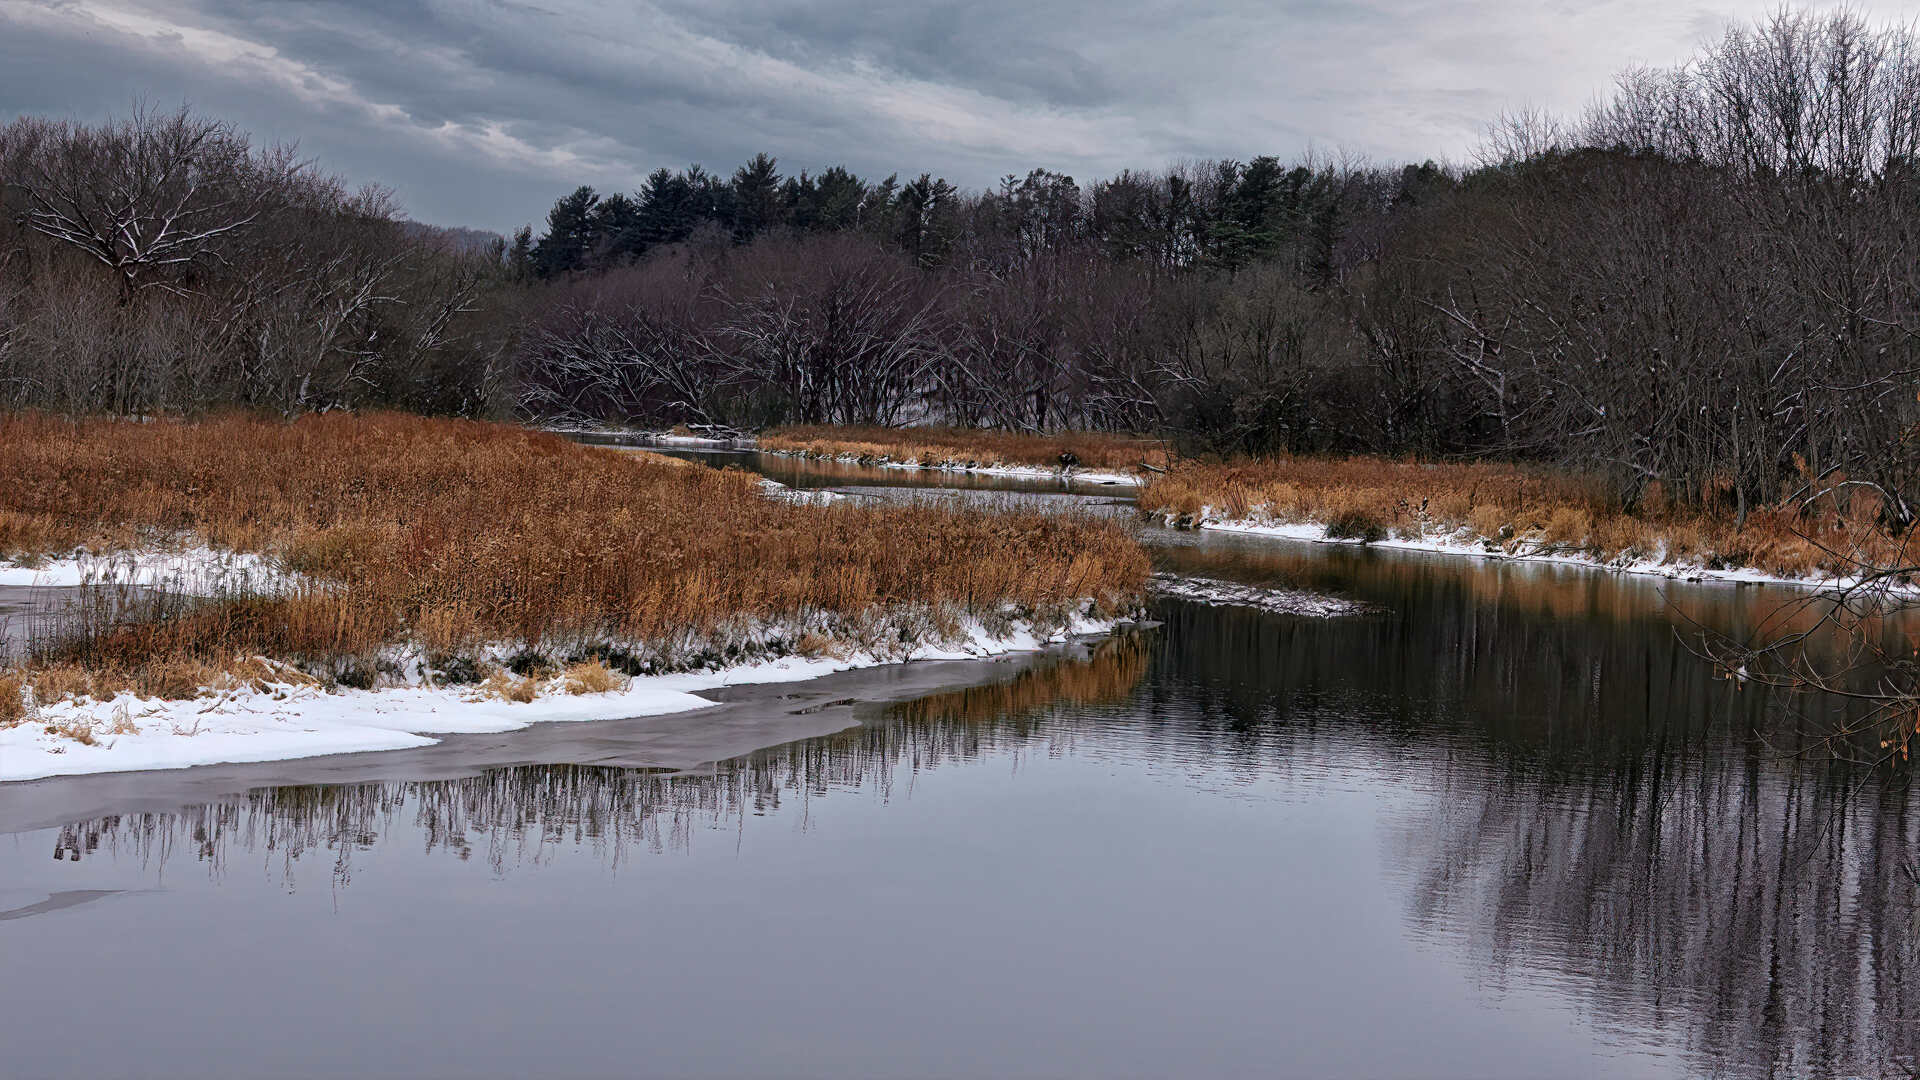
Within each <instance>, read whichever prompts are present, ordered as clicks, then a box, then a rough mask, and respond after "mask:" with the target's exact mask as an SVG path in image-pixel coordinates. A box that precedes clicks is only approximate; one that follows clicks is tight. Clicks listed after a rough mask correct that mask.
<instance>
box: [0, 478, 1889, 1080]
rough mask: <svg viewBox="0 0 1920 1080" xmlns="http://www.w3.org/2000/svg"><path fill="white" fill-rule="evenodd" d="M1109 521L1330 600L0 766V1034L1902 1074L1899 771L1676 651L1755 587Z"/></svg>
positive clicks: (1545, 1072) (1722, 621)
mask: <svg viewBox="0 0 1920 1080" xmlns="http://www.w3.org/2000/svg"><path fill="white" fill-rule="evenodd" d="M716 460H721V461H735V462H739V463H741V464H745V465H747V466H749V467H757V468H759V469H761V470H762V471H765V472H767V473H769V474H770V475H773V476H774V477H775V478H776V479H779V480H781V481H782V482H784V483H789V484H794V485H797V486H812V487H822V486H830V487H835V488H838V489H840V490H843V491H846V492H848V493H849V494H851V495H853V496H855V497H872V498H897V497H919V496H922V495H924V494H925V493H926V492H927V491H929V490H930V489H932V488H947V489H954V488H964V489H965V490H966V491H969V492H971V493H972V494H969V495H964V496H959V497H969V498H990V499H997V500H1016V501H1028V502H1035V501H1037V502H1045V503H1059V502H1068V503H1072V504H1075V505H1084V506H1088V507H1090V508H1093V509H1096V510H1099V511H1102V512H1115V513H1117V512H1124V511H1125V510H1126V507H1125V505H1124V499H1125V494H1126V492H1125V489H1100V490H1096V491H1091V492H1086V491H1071V490H1068V491H1063V490H1062V488H1061V485H1059V484H1048V483H1045V482H1028V481H1023V482H1014V481H1003V480H991V479H983V478H968V479H966V480H965V482H964V483H963V484H958V485H956V484H954V483H952V481H953V480H954V479H955V478H954V477H951V476H945V475H940V474H934V475H933V476H931V477H929V476H927V475H924V474H914V473H907V472H901V471H876V470H860V469H856V468H852V467H844V466H815V465H808V464H804V463H798V462H793V461H790V460H786V459H758V458H755V457H753V456H751V455H736V456H733V457H730V458H716ZM1149 539H1150V540H1151V542H1152V546H1153V550H1154V555H1155V561H1156V564H1157V566H1158V568H1159V569H1160V570H1161V571H1163V572H1164V573H1167V574H1170V575H1175V576H1178V577H1181V578H1203V579H1208V580H1215V581H1228V582H1233V583H1237V584H1238V585H1241V586H1250V587H1254V588H1257V589H1265V590H1274V591H1275V592H1276V595H1282V596H1285V595H1291V594H1293V593H1296V592H1307V593H1311V594H1314V595H1318V596H1325V597H1335V598H1341V599H1344V600H1346V601H1350V602H1351V603H1352V605H1353V606H1352V610H1351V611H1350V613H1347V614H1341V615H1336V616H1333V617H1324V616H1317V615H1300V614H1293V613H1289V612H1288V611H1286V610H1284V608H1283V609H1282V610H1263V609H1261V608H1258V607H1252V606H1244V605H1239V604H1233V605H1220V604H1208V603H1202V602H1196V601H1192V600H1186V599H1172V598H1163V599H1161V600H1159V601H1157V602H1156V604H1155V608H1154V612H1153V614H1154V617H1155V619H1156V620H1157V621H1158V623H1159V625H1158V626H1155V627H1151V628H1145V629H1136V630H1131V631H1128V632H1125V633H1122V634H1119V635H1116V636H1115V637H1112V638H1110V639H1106V640H1103V641H1098V642H1091V643H1079V644H1076V645H1073V646H1069V647H1064V648H1061V649H1057V650H1054V651H1053V652H1050V653H1047V654H1043V655H1039V656H1031V657H1021V658H1014V659H1007V660H1000V661H990V662H979V663H967V664H959V665H953V666H947V665H934V664H928V665H908V666H907V667H906V668H900V669H882V671H880V672H867V673H850V674H848V675H846V676H836V677H834V678H832V679H829V680H823V681H821V682H820V683H817V684H803V685H802V686H800V687H784V688H774V689H767V688H760V689H754V690H743V691H741V692H740V693H738V694H736V695H729V698H730V700H729V703H728V704H727V705H725V706H723V707H722V708H720V709H717V710H713V711H711V712H703V713H698V714H689V715H684V716H681V717H670V718H652V719H649V720H644V721H620V722H614V723H611V724H594V725H544V726H537V727H535V728H533V729H529V730H528V731H524V732H518V733H511V734H507V735H496V736H485V737H480V736H466V737H454V738H450V739H448V740H447V741H446V742H445V743H444V744H442V745H441V746H437V747H431V748H427V749H423V750H419V751H404V752H396V753H391V754H364V755H349V756H343V757H340V758H333V759H316V760H314V761H309V762H283V763H278V764H275V765H264V766H230V767H222V768H218V769H195V770H186V771H185V772H183V773H179V774H163V773H150V774H134V775H123V776H117V777H94V778H74V779H69V780H50V781H41V782H35V783H31V784H15V785H4V786H0V956H3V957H4V960H5V962H4V968H3V969H0V970H4V977H0V1047H4V1053H5V1062H6V1063H5V1066H4V1068H0V1072H4V1073H5V1075H7V1076H9V1077H16V1076H17V1077H30V1076H42V1075H66V1076H89V1077H103V1076H130V1075H193V1076H198V1077H209V1076H261V1075H302V1076H304V1075H343V1074H354V1075H361V1076H369V1075H396V1074H403V1075H488V1076H494V1075H499V1076H507V1075H511V1076H527V1075H542V1076H603V1075H621V1076H638V1075H700V1076H707V1075H714V1076H1123V1075H1125V1076H1136V1075H1137V1076H1175V1075H1178V1076H1206V1075H1214V1076H1225V1075H1232V1076H1244V1075H1255V1074H1257V1075H1276V1076H1373V1077H1501V1076H1511V1077H1539V1076H1606V1077H1617V1076H1629V1077H1637V1076H1646V1077H1667V1076H1699V1075H1711V1076H1730V1077H1743V1076H1807V1077H1832V1076H1848V1075H1860V1076H1883V1075H1885V1076H1904V1075H1907V1072H1906V1071H1905V1069H1906V1067H1907V1066H1909V1065H1911V1064H1912V1062H1913V1059H1914V1054H1915V1052H1916V1050H1917V1049H1920V1046H1917V1045H1916V1044H1920V1000H1916V998H1920V991H1916V990H1910V989H1909V987H1908V983H1909V981H1910V979H1912V978H1920V965H1917V964H1916V960H1920V956H1917V955H1916V953H1917V952H1920V935H1917V934H1916V931H1915V926H1914V912H1915V902H1916V899H1917V894H1920V887H1916V878H1915V867H1914V860H1915V851H1916V842H1917V841H1920V835H1917V834H1920V820H1916V819H1915V818H1914V817H1913V815H1912V812H1911V811H1912V801H1913V799H1912V794H1911V791H1910V789H1909V787H1908V785H1907V784H1906V783H1905V782H1904V781H1903V780H1901V779H1900V778H1898V777H1895V776H1892V775H1890V774H1888V773H1885V772H1882V771H1876V770H1873V769H1870V768H1864V767H1860V766H1853V765H1848V764H1846V763H1844V762H1843V761H1837V760H1835V759H1834V757H1833V755H1831V754H1830V753H1828V752H1827V751H1826V748H1825V747H1824V746H1823V745H1821V744H1820V743H1819V742H1818V741H1817V740H1814V739H1812V738H1811V737H1810V736H1808V735H1806V734H1803V733H1802V732H1803V729H1805V728H1806V727H1808V726H1809V725H1810V724H1811V725H1812V726H1813V727H1814V729H1815V730H1816V731H1817V730H1819V723H1820V722H1821V718H1822V717H1824V716H1826V715H1827V714H1828V712H1829V711H1831V710H1832V709H1836V708H1838V706H1835V705H1832V704H1831V703H1825V702H1819V701H1810V700H1807V699H1804V698H1801V699H1795V700H1792V701H1787V700H1783V699H1781V698H1779V697H1778V696H1777V695H1772V694H1770V693H1769V692H1768V691H1767V690H1765V689H1764V688H1762V687H1758V686H1755V685H1752V684H1742V683H1740V682H1736V681H1729V680H1726V679H1723V678H1718V677H1716V673H1715V672H1714V670H1713V668H1712V666H1711V665H1709V664H1708V663H1706V662H1705V661H1704V660H1702V659H1701V658H1700V657H1699V656H1698V655H1696V653H1695V652H1694V651H1693V650H1694V645H1693V642H1694V639H1695V637H1696V636H1697V633H1698V632H1699V630H1700V629H1701V628H1703V627H1704V628H1709V629H1717V630H1723V631H1731V632H1736V633H1738V632H1742V631H1744V630H1745V629H1748V628H1751V627H1753V626H1755V625H1759V624H1760V623H1762V622H1765V621H1766V620H1778V619H1781V618H1786V617H1790V616H1791V615H1792V605H1793V603H1794V602H1795V601H1796V600H1797V599H1798V598H1800V597H1801V595H1802V594H1800V593H1797V592H1795V591H1793V590H1788V589H1782V588H1772V587H1762V586H1750V585H1749V586H1734V585H1695V584H1686V583H1676V582H1669V581H1664V580H1660V579H1653V578H1644V577H1629V576H1622V575H1614V574H1606V573H1600V572H1595V571H1590V570H1584V569H1578V568H1572V567H1556V566H1538V565H1521V564H1515V563H1511V562H1490V561H1482V560H1472V559H1461V558H1458V557H1449V556H1433V555H1421V554H1413V553H1394V552H1383V551H1374V550H1361V549H1356V548H1353V547H1348V546H1333V545H1315V544H1305V543H1296V542H1289V541H1277V540H1269V539H1260V538H1249V537H1236V536H1227V535H1214V534H1201V535H1196V534H1182V533H1173V532H1170V531H1166V530H1157V529H1156V530H1151V531H1150V535H1149Z"/></svg>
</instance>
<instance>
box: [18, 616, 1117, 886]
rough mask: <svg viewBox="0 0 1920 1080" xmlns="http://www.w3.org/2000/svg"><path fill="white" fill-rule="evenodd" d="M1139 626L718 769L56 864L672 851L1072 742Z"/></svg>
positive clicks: (171, 839)
mask: <svg viewBox="0 0 1920 1080" xmlns="http://www.w3.org/2000/svg"><path fill="white" fill-rule="evenodd" d="M1149 637H1150V635H1149V634H1147V633H1121V634H1117V635H1115V636H1112V637H1109V638H1106V639H1104V640H1101V641H1099V642H1097V643H1094V644H1093V645H1091V646H1088V647H1084V648H1076V649H1072V650H1068V651H1067V652H1064V653H1061V654H1059V655H1055V656H1051V657H1048V658H1046V659H1043V660H1041V661H1039V662H1038V663H1036V664H1035V665H1033V666H1031V667H1029V668H1027V669H1025V670H1023V671H1022V672H1021V673H1020V674H1019V675H1017V676H1015V677H1014V678H1012V679H1008V680H1005V681H1002V682H997V683H991V684H988V685H985V686H977V687H969V688H967V689H963V690H956V691H952V692H948V693H942V694H935V695H933V696H931V697H926V698H921V699H917V700H914V701H910V702H906V703H903V704H900V705H895V706H892V707H890V708H888V709H887V710H886V713H885V715H884V716H881V717H878V718H875V720H874V721H873V722H870V723H866V724H862V725H860V726H857V727H853V728H849V729H848V730H846V731H843V732H840V733H838V734H835V735H829V736H825V737H822V738H817V739H810V740H807V741H805V742H799V743H790V744H787V745H785V746H778V747H774V748H771V749H768V750H762V751H759V752H756V753H753V754H749V755H747V756H746V757H742V758H736V759H734V760H732V761H725V762H720V763H717V764H716V765H714V766H713V768H712V769H710V770H709V771H706V772H700V773H687V772H656V771H649V770H644V769H620V768H601V767H593V766H578V765H533V766H521V767H515V768H507V769H499V770H495V771H491V772H488V773H486V774H484V775H480V776H474V777H466V778H461V779H457V780H436V781H412V782H401V783H377V784H351V785H337V786H317V785H316V786H298V787H277V788H261V789H258V790H255V791H251V792H248V793H247V795H246V797H245V798H244V799H239V800H234V801H230V802H218V803H209V804H205V805H200V806H193V807H188V808H185V809H182V810H179V811H173V812H165V813H143V814H122V815H114V816H109V817H103V818H97V819H94V820H92V821H86V822H81V823H77V824H74V825H69V826H67V827H65V828H63V829H61V830H60V832H59V837H58V840H57V842H56V850H55V853H54V857H55V858H60V859H65V858H71V859H74V860H78V859H81V858H83V857H85V856H88V855H92V854H95V853H104V854H108V855H111V856H113V857H114V858H117V859H118V858H125V859H134V860H137V861H139V862H140V863H142V864H145V865H154V864H164V863H166V862H168V861H170V860H173V859H176V858H178V857H180V856H181V855H182V854H190V855H191V857H192V858H194V859H195V860H197V861H198V862H200V863H202V864H204V865H205V866H206V867H207V868H208V870H209V871H210V872H212V873H214V874H220V873H223V872H224V871H225V869H226V867H227V864H228V863H229V861H230V860H231V859H232V858H233V856H234V853H235V849H238V850H239V851H242V852H247V853H255V852H265V853H270V854H271V855H272V856H274V857H275V858H277V859H278V860H279V869H280V872H281V873H282V875H283V876H284V878H285V882H286V884H287V885H288V887H294V886H295V885H296V884H297V882H296V878H295V870H296V869H297V867H298V866H299V864H300V863H302V862H303V861H306V860H311V859H313V858H317V857H323V858H329V859H331V860H332V877H333V883H334V884H335V885H336V886H345V885H347V884H350V883H351V880H352V875H353V854H354V852H355V851H356V850H365V849H368V848H371V847H373V846H374V845H375V844H377V843H379V842H380V841H381V840H382V839H383V838H392V837H395V836H401V835H406V834H408V833H410V832H417V833H418V834H420V836H421V837H422V838H423V840H424V843H425V846H426V850H427V851H428V852H429V853H435V852H440V853H445V854H448V855H451V856H453V857H456V858H459V859H463V860H465V859H472V858H474V857H475V856H476V854H477V855H478V856H479V857H481V858H483V859H485V860H486V861H487V862H488V863H489V864H490V865H491V866H492V867H493V868H494V869H495V870H496V871H497V872H501V873H505V872H507V871H508V870H509V869H511V868H512V867H514V866H517V865H527V864H533V865H537V864H540V863H542V862H544V861H546V860H547V859H549V858H551V857H552V856H553V855H554V854H555V853H556V852H558V851H559V850H561V849H562V848H575V849H578V848H585V849H587V850H590V851H592V852H593V853H595V854H596V855H598V856H600V857H601V858H603V859H605V860H607V861H609V862H610V863H612V864H614V865H618V863H619V861H620V860H621V859H622V858H623V857H624V856H625V855H626V854H627V852H628V850H629V849H630V848H633V847H639V848H640V849H642V850H645V851H649V852H664V851H672V850H684V849H685V848H686V847H687V845H688V844H689V843H690V842H691V839H692V836H693V834H694V832H695V830H697V829H711V828H715V827H718V826H720V825H722V824H724V823H726V822H728V821H730V820H733V819H737V818H739V817H740V816H741V815H745V814H767V813H771V812H773V811H776V810H778V809H779V808H780V807H781V805H782V804H783V802H785V801H786V800H788V799H791V798H794V797H798V798H800V799H801V800H802V801H803V802H804V800H805V799H806V798H810V797H814V796H825V795H827V794H828V793H829V792H830V791H832V790H834V789H836V788H838V789H843V790H874V791H877V792H879V793H880V794H881V795H882V796H883V797H887V796H890V795H891V793H892V790H893V786H894V783H895V781H896V777H897V776H898V775H899V774H900V772H901V770H902V769H904V770H906V772H907V773H908V774H911V773H913V772H916V771H918V770H921V769H928V768H934V767H937V766H939V765H940V764H942V763H944V762H948V761H967V760H971V759H973V758H976V757H978V756H979V755H981V754H982V753H986V752H990V751H992V750H995V749H998V748H1003V747H1013V748H1019V747H1022V746H1024V745H1026V744H1027V743H1028V742H1029V741H1030V740H1031V739H1033V738H1034V736H1035V734H1036V732H1037V731H1039V729H1040V728H1041V726H1042V725H1043V724H1045V725H1046V727H1047V728H1048V731H1047V734H1046V736H1045V737H1047V738H1050V739H1069V740H1070V739H1071V732H1072V730H1073V729H1074V728H1075V727H1077V726H1079V725H1081V724H1084V723H1087V722H1089V721H1088V720H1087V719H1086V718H1085V717H1074V718H1065V719H1066V720H1067V722H1066V723H1065V725H1064V726H1062V725H1061V724H1060V723H1059V722H1060V721H1061V720H1062V719H1063V713H1064V711H1065V710H1068V709H1070V708H1079V709H1086V708H1097V707H1101V706H1111V705H1113V704H1115V703H1118V702H1123V701H1125V700H1126V699H1127V698H1128V697H1129V696H1130V695H1131V694H1132V692H1133V690H1134V688H1135V687H1136V686H1137V685H1138V684H1139V683H1140V681H1141V679H1142V677H1143V676H1144V675H1145V674H1146V671H1147V666H1148V663H1149V659H1150V654H1149Z"/></svg>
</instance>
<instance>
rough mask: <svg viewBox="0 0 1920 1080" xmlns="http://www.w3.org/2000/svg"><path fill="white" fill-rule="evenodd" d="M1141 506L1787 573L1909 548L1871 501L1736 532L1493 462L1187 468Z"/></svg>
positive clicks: (1784, 513) (1851, 568) (1752, 519)
mask: <svg viewBox="0 0 1920 1080" xmlns="http://www.w3.org/2000/svg"><path fill="white" fill-rule="evenodd" d="M1140 506H1141V508H1142V509H1143V510H1146V511H1148V512H1151V513H1162V514H1168V515H1171V516H1172V517H1174V518H1176V519H1179V518H1197V517H1198V516H1199V515H1200V514H1201V512H1202V509H1203V508H1208V507H1210V508H1212V510H1211V512H1212V513H1214V514H1216V515H1219V516H1221V517H1229V518H1246V517H1249V516H1264V517H1266V518H1269V519H1271V520H1274V521H1280V522H1315V523H1319V524H1323V525H1327V526H1329V534H1330V535H1336V536H1346V537H1357V538H1363V539H1364V538H1373V539H1379V538H1383V537H1385V536H1387V535H1389V534H1391V535H1394V536H1400V537H1421V536H1426V537H1433V536H1437V535H1449V536H1450V535H1454V534H1458V533H1460V532H1461V531H1463V530H1464V531H1466V532H1470V533H1472V534H1473V535H1474V536H1476V537H1479V538H1482V539H1484V540H1486V541H1489V542H1491V543H1493V544H1494V545H1496V546H1497V547H1499V548H1501V549H1503V550H1505V551H1508V552H1514V553H1518V552H1530V551H1546V550H1552V551H1564V552H1580V553H1585V554H1589V555H1592V556H1594V557H1595V558H1598V559H1600V560H1602V561H1611V560H1615V559H1621V558H1625V559H1656V558H1658V559H1664V560H1666V561H1669V562H1688V563H1702V564H1706V565H1710V566H1737V567H1751V568H1754V569H1758V570H1763V571H1766V572H1768V573H1772V574H1779V575H1783V576H1800V575H1806V574H1811V573H1816V572H1831V573H1839V574H1849V573H1857V572H1858V570H1857V567H1856V566H1855V565H1853V564H1852V563H1851V562H1850V561H1849V559H1850V558H1859V559H1865V560H1868V561H1880V562H1885V561H1889V560H1892V559H1894V558H1896V557H1897V555H1896V552H1895V545H1897V544H1898V543H1899V541H1898V540H1897V539H1895V538H1889V537H1888V536H1886V535H1884V533H1883V532H1882V531H1881V530H1880V529H1879V528H1878V517H1879V513H1880V502H1879V499H1878V497H1877V496H1874V495H1870V494H1856V495H1855V496H1853V497H1851V498H1848V499H1846V500H1844V501H1835V500H1833V499H1828V500H1825V501H1823V502H1821V503H1820V504H1818V505H1815V506H1812V507H1773V506H1769V507H1761V508H1760V509H1758V510H1756V511H1754V512H1752V513H1750V514H1749V515H1748V516H1747V521H1746V523H1745V525H1744V526H1743V527H1741V528H1738V529H1736V528H1735V527H1734V520H1733V518H1734V515H1733V514H1731V513H1707V512H1705V511H1703V510H1701V509H1700V508H1698V507H1697V506H1688V505H1684V504H1682V503H1680V502H1678V501H1677V500H1675V499H1673V498H1671V497H1670V496H1669V495H1668V493H1667V492H1665V491H1663V490H1661V488H1660V486H1659V485H1658V484H1655V485H1651V486H1650V488H1649V489H1648V490H1647V491H1646V492H1645V493H1643V495H1642V497H1641V499H1640V500H1639V505H1637V506H1636V507H1634V508H1633V509H1631V510H1629V509H1627V508H1626V507H1625V506H1623V505H1622V503H1621V501H1620V499H1619V498H1618V497H1617V496H1616V495H1615V494H1614V492H1613V490H1612V488H1611V487H1610V486H1609V485H1608V484H1607V483H1606V482H1605V480H1604V478H1602V477H1598V476H1591V475H1581V474H1577V473H1570V472H1564V471H1554V470H1550V469H1544V468H1533V467H1527V466H1517V465H1507V464H1490V463H1450V464H1430V463H1422V462H1413V461H1391V460H1383V459H1379V458H1280V459H1270V460H1261V461H1240V462H1231V463H1227V464H1202V463H1198V462H1182V463H1180V464H1178V465H1176V466H1175V467H1174V469H1173V470H1172V471H1171V472H1170V473H1168V474H1167V475H1165V476H1156V477H1152V478H1150V480H1149V482H1148V483H1147V485H1146V486H1145V487H1144V488H1143V489H1142V491H1141V494H1140ZM1836 553H1844V554H1836Z"/></svg>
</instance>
